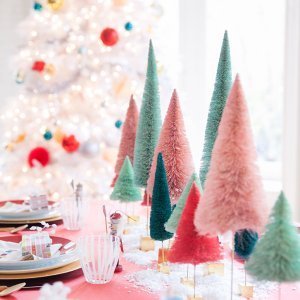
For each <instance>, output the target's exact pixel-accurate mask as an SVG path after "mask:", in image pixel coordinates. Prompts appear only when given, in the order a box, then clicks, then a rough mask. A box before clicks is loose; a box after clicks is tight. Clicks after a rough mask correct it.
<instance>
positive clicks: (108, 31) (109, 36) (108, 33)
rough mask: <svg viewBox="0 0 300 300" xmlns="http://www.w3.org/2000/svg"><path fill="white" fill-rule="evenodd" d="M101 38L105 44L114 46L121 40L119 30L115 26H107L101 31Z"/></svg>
mask: <svg viewBox="0 0 300 300" xmlns="http://www.w3.org/2000/svg"><path fill="white" fill-rule="evenodd" d="M100 39H101V41H102V42H103V44H104V45H105V46H113V45H115V44H116V43H117V42H118V40H119V35H118V32H117V31H116V30H115V29H113V28H109V27H107V28H105V29H103V31H102V32H101V35H100Z"/></svg>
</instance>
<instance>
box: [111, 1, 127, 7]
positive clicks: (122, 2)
mask: <svg viewBox="0 0 300 300" xmlns="http://www.w3.org/2000/svg"><path fill="white" fill-rule="evenodd" d="M127 2H128V1H127V0H112V3H113V5H115V6H123V5H125V4H126V3H127Z"/></svg>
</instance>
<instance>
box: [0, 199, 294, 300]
mask: <svg viewBox="0 0 300 300" xmlns="http://www.w3.org/2000/svg"><path fill="white" fill-rule="evenodd" d="M103 205H106V210H107V212H108V214H109V213H111V212H113V211H114V210H117V209H120V207H119V206H118V205H117V204H115V203H114V202H111V201H108V200H99V199H92V200H89V205H88V212H87V213H86V216H85V221H84V226H83V228H82V229H81V230H77V231H71V230H67V229H66V228H65V227H64V225H63V224H59V225H58V226H57V227H56V232H55V234H54V235H55V236H59V237H64V238H68V239H70V240H72V241H75V242H76V241H77V240H78V239H79V237H80V236H82V235H86V234H91V233H95V234H99V233H101V234H103V233H105V231H106V226H105V218H104V215H103ZM135 209H136V214H138V215H146V208H145V207H143V206H140V205H139V204H137V205H136V208H135ZM29 229H30V226H29V228H28V230H29ZM24 232H26V231H22V232H19V233H17V234H19V235H21V234H24ZM7 235H8V233H7V232H0V238H1V237H3V236H7ZM120 263H121V265H122V266H123V271H122V272H120V273H115V274H114V276H113V279H112V280H111V281H110V282H109V283H106V284H90V283H88V282H86V281H85V278H84V275H83V273H82V270H81V269H79V270H77V271H73V272H71V273H68V274H63V275H58V276H53V277H46V278H39V279H34V280H24V281H25V282H27V283H28V285H27V288H24V289H22V290H20V291H18V292H15V293H13V294H11V295H9V296H6V297H5V298H3V299H7V300H14V299H18V300H35V299H39V295H40V289H39V287H40V286H41V285H42V284H44V283H54V282H56V281H62V282H63V283H64V285H66V286H68V287H70V289H71V292H70V294H69V295H68V299H71V300H93V299H101V300H125V299H130V300H150V299H151V300H156V299H163V298H162V296H161V295H159V294H157V293H153V292H150V291H148V290H147V289H145V288H143V287H139V286H136V285H135V284H134V283H133V282H130V281H128V279H127V275H130V274H132V273H134V272H137V271H140V270H143V269H145V268H146V267H145V266H141V265H137V264H134V263H132V262H129V261H127V260H126V259H124V258H123V257H122V255H121V258H120ZM13 284H14V281H12V282H11V285H13ZM0 285H3V284H0ZM31 285H33V286H35V288H31ZM224 299H226V297H224V298H223V299H220V300H224ZM240 299H245V298H242V297H240ZM254 299H255V298H254ZM276 299H278V292H277V291H274V293H271V294H270V297H269V299H266V300H276ZM299 299H300V285H299V284H298V283H289V284H285V283H283V284H281V300H299ZM208 300H209V299H208ZM257 300H262V299H259V298H257Z"/></svg>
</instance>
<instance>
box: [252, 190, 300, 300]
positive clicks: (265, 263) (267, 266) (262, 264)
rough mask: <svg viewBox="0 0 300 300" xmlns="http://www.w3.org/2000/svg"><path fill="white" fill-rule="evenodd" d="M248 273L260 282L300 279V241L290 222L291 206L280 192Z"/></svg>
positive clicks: (254, 252) (253, 255) (256, 247)
mask: <svg viewBox="0 0 300 300" xmlns="http://www.w3.org/2000/svg"><path fill="white" fill-rule="evenodd" d="M246 270H247V271H248V273H249V274H250V275H251V276H253V277H255V278H256V279H257V280H262V281H264V280H266V281H277V282H278V283H279V294H278V295H279V299H280V298H281V292H280V283H281V282H295V281H299V280H300V239H299V235H298V233H297V231H296V228H295V226H294V224H293V223H292V220H291V212H290V207H289V203H288V201H287V199H286V197H285V195H284V193H283V192H281V193H280V195H279V197H278V199H277V201H276V203H275V205H274V207H273V210H272V212H271V215H270V217H269V222H268V224H267V225H266V228H265V233H264V235H263V236H262V237H261V239H260V240H259V241H258V243H257V245H256V246H255V248H254V251H253V254H252V255H251V256H250V258H249V260H248V262H247V264H246Z"/></svg>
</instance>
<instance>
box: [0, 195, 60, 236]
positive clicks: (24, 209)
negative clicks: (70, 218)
mask: <svg viewBox="0 0 300 300" xmlns="http://www.w3.org/2000/svg"><path fill="white" fill-rule="evenodd" d="M42 221H45V222H59V221H61V214H60V211H59V203H58V202H54V201H50V200H48V199H47V196H46V195H39V196H35V195H34V196H30V197H29V198H28V199H25V200H5V201H0V225H19V226H20V225H25V224H37V223H39V222H42ZM3 227H4V226H3ZM0 231H2V230H1V228H0Z"/></svg>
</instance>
